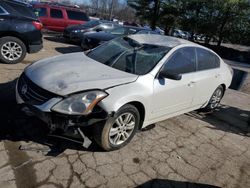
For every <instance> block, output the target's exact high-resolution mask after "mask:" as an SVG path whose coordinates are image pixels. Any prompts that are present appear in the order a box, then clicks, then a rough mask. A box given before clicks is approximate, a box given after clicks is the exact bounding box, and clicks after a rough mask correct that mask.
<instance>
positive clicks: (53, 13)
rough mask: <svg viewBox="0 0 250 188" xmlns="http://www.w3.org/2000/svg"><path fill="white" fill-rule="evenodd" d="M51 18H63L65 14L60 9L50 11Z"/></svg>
mask: <svg viewBox="0 0 250 188" xmlns="http://www.w3.org/2000/svg"><path fill="white" fill-rule="evenodd" d="M50 17H51V18H63V13H62V11H61V10H58V9H50Z"/></svg>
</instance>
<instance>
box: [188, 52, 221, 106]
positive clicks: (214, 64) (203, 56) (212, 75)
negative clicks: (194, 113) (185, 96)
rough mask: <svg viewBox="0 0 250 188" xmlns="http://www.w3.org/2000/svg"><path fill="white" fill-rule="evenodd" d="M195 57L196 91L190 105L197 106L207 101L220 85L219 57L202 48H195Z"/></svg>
mask: <svg viewBox="0 0 250 188" xmlns="http://www.w3.org/2000/svg"><path fill="white" fill-rule="evenodd" d="M196 57H197V67H196V69H197V71H196V73H195V82H196V83H195V84H196V91H195V97H194V99H193V104H192V106H197V107H199V106H202V105H204V104H205V103H206V102H208V101H209V99H210V97H211V96H212V94H213V92H214V91H215V89H216V88H217V87H218V86H219V85H220V72H219V70H220V69H219V67H220V59H219V57H218V56H217V55H215V54H214V53H213V52H211V51H209V50H206V49H203V48H196Z"/></svg>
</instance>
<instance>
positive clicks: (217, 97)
mask: <svg viewBox="0 0 250 188" xmlns="http://www.w3.org/2000/svg"><path fill="white" fill-rule="evenodd" d="M224 92H225V91H224V88H223V87H222V85H220V86H218V87H217V88H216V90H215V91H214V93H213V95H212V97H211V98H210V100H209V102H208V104H207V106H206V107H205V108H204V110H205V111H212V110H214V109H216V108H217V107H218V105H219V104H220V101H221V99H222V97H223V95H224Z"/></svg>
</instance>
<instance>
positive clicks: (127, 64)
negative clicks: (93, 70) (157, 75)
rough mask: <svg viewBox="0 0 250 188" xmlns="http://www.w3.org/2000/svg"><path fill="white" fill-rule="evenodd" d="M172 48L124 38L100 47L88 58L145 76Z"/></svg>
mask: <svg viewBox="0 0 250 188" xmlns="http://www.w3.org/2000/svg"><path fill="white" fill-rule="evenodd" d="M170 49H171V48H169V47H165V46H157V45H151V44H139V43H137V42H136V41H134V40H132V39H130V38H128V37H122V38H118V39H115V40H112V41H110V42H108V43H106V44H105V45H102V46H99V47H97V48H96V49H94V50H93V51H91V52H90V53H89V54H88V57H90V58H92V59H94V60H96V61H98V62H100V63H103V64H105V65H108V66H110V67H113V68H115V69H119V70H121V71H125V72H128V73H132V74H136V75H144V74H147V73H148V72H149V71H151V70H152V69H153V68H154V67H155V65H156V64H157V63H158V62H159V61H160V60H161V59H162V58H163V57H164V56H165V55H166V53H167V52H168V51H169V50H170Z"/></svg>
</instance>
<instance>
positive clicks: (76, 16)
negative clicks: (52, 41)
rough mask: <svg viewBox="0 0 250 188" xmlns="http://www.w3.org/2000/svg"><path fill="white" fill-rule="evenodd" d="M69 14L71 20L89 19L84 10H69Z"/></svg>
mask: <svg viewBox="0 0 250 188" xmlns="http://www.w3.org/2000/svg"><path fill="white" fill-rule="evenodd" d="M67 14H68V18H69V19H70V20H79V21H89V17H88V16H87V15H86V14H85V13H84V12H78V11H73V10H67Z"/></svg>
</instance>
